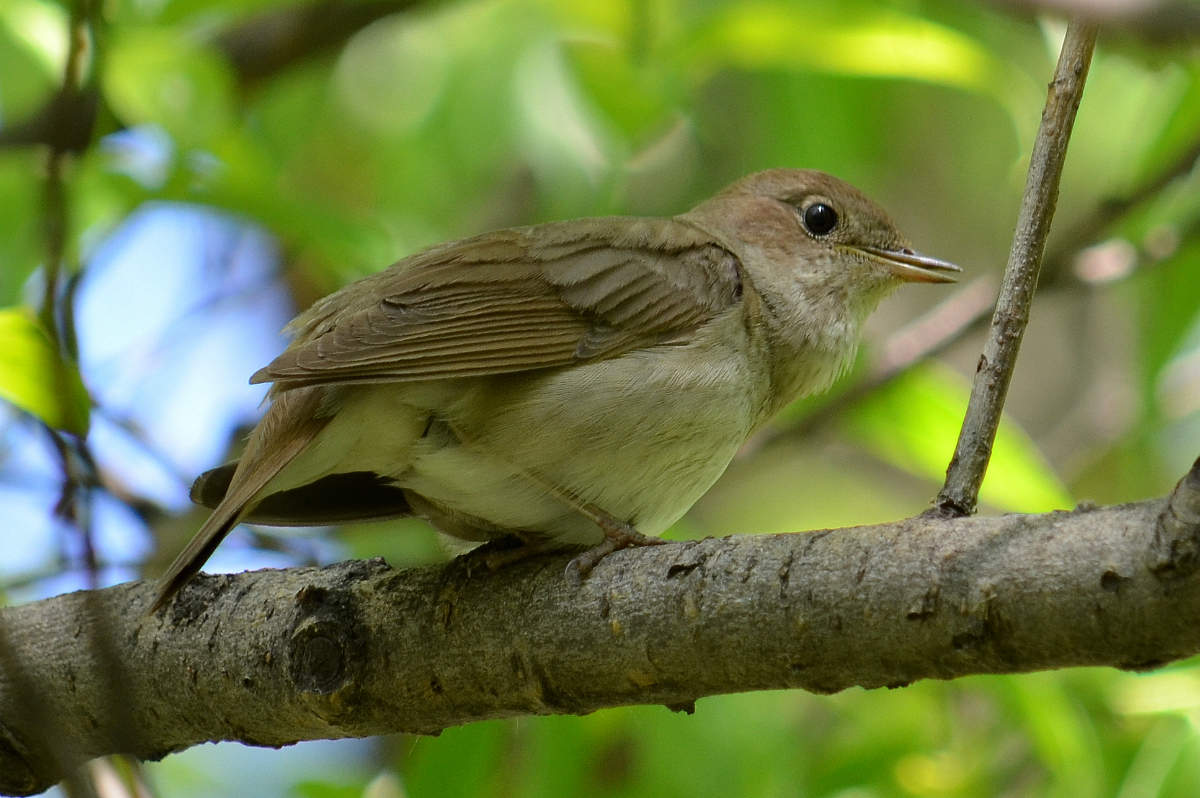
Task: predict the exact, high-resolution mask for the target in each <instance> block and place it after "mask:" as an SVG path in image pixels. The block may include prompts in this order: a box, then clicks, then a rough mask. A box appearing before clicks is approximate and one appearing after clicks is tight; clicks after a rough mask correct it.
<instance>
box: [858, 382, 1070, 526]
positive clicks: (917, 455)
mask: <svg viewBox="0 0 1200 798" xmlns="http://www.w3.org/2000/svg"><path fill="white" fill-rule="evenodd" d="M969 393H970V386H969V385H968V384H967V382H966V380H964V379H963V378H962V377H960V376H959V375H958V374H957V373H955V372H953V371H951V370H949V369H947V368H945V367H942V366H938V365H936V364H927V365H925V366H922V367H921V368H918V369H915V370H913V371H911V372H909V373H908V374H906V375H904V376H902V377H900V378H899V379H897V380H895V381H894V382H892V383H891V384H889V385H887V386H885V387H884V388H882V389H881V390H879V391H876V392H875V393H873V394H871V395H870V396H869V397H867V398H866V399H865V400H863V401H861V402H859V403H858V405H857V406H855V407H854V409H853V410H851V411H850V412H849V413H848V414H847V418H846V421H845V427H846V429H847V430H848V431H849V432H850V433H851V434H852V435H853V436H854V437H855V438H857V439H858V440H859V441H860V442H861V443H862V445H863V446H865V447H866V448H867V449H869V450H870V451H871V452H873V453H874V454H875V455H876V456H878V457H880V458H882V459H883V460H886V461H887V462H889V463H891V464H892V465H894V466H896V467H897V468H901V469H903V470H905V471H908V472H910V473H912V474H916V475H918V476H922V477H926V478H928V479H930V480H933V481H935V482H940V481H941V480H942V479H943V478H944V477H945V474H946V464H947V463H949V462H950V456H951V455H952V454H953V453H954V445H955V442H956V441H957V439H958V431H959V427H960V425H961V423H962V416H963V412H964V411H965V409H966V406H967V397H968V395H969ZM980 498H981V500H982V501H983V502H985V503H988V504H991V505H993V506H995V507H998V508H1000V509H1002V510H1008V511H1014V512H1045V511H1049V510H1055V509H1062V508H1065V507H1070V506H1071V505H1072V504H1073V502H1072V500H1071V496H1070V493H1069V492H1068V491H1067V489H1066V487H1064V485H1063V484H1062V482H1061V481H1060V480H1059V479H1058V477H1057V476H1056V475H1055V473H1054V471H1053V469H1051V468H1050V466H1049V464H1047V462H1046V460H1045V458H1044V457H1043V456H1042V454H1041V452H1039V451H1038V448H1037V446H1036V445H1035V444H1034V443H1033V441H1032V440H1030V438H1029V436H1028V435H1027V434H1025V432H1024V430H1022V429H1021V428H1020V427H1018V426H1017V425H1016V424H1014V423H1012V421H1011V420H1009V419H1006V420H1004V421H1002V422H1001V425H1000V432H999V434H998V435H997V436H996V444H995V446H994V447H993V449H992V459H991V461H990V463H989V465H988V470H987V477H986V478H985V479H984V482H983V489H982V491H981V494H980Z"/></svg>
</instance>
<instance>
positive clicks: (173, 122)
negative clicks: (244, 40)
mask: <svg viewBox="0 0 1200 798" xmlns="http://www.w3.org/2000/svg"><path fill="white" fill-rule="evenodd" d="M104 95H105V98H106V99H107V100H108V102H109V103H110V104H111V105H112V107H113V110H114V111H115V112H116V113H117V115H118V116H119V117H120V118H121V119H122V121H124V122H126V123H127V124H158V125H161V126H162V127H163V128H164V129H165V130H166V131H167V132H168V133H170V134H171V136H172V138H174V139H175V141H176V142H178V143H179V144H180V145H182V146H184V147H189V146H206V145H207V144H208V143H209V141H210V140H211V139H213V138H214V137H215V136H216V134H217V133H219V132H221V131H223V130H225V129H227V128H228V127H229V126H230V124H231V123H232V120H233V105H232V103H233V100H232V97H233V76H232V74H231V73H230V69H229V65H228V64H227V63H226V62H225V61H223V60H222V59H221V57H220V56H218V55H217V54H216V53H215V52H213V51H212V50H205V49H202V48H201V47H199V46H198V45H196V44H195V43H193V42H192V41H191V40H190V39H189V38H188V37H186V36H185V35H184V34H183V33H182V32H180V31H177V30H173V29H170V28H132V29H126V30H123V31H117V33H116V35H114V37H113V41H112V44H111V46H110V49H109V53H108V63H107V68H106V70H105V72H104Z"/></svg>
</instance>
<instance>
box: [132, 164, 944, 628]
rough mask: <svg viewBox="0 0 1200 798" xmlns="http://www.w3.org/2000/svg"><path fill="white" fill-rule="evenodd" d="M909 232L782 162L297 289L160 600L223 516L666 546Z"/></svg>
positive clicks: (830, 352)
mask: <svg viewBox="0 0 1200 798" xmlns="http://www.w3.org/2000/svg"><path fill="white" fill-rule="evenodd" d="M960 271H961V269H960V268H959V267H958V266H956V265H954V264H952V263H949V262H947V261H943V260H939V259H937V258H934V257H931V256H928V255H924V254H921V253H919V252H917V251H915V250H913V249H912V247H911V245H910V243H909V241H908V239H906V238H905V237H904V236H903V235H902V234H901V233H900V232H899V231H898V230H897V228H896V225H895V224H894V223H893V222H892V220H891V219H890V218H889V217H888V215H887V213H886V212H885V211H884V210H883V209H882V208H880V207H879V206H878V205H877V204H876V203H875V202H873V201H872V200H870V199H869V198H867V197H866V196H865V195H864V194H863V193H862V192H860V191H859V190H858V189H856V188H854V187H853V186H851V185H850V184H848V183H846V182H844V181H842V180H840V179H838V178H836V177H833V176H831V175H829V174H826V173H824V172H820V171H816V170H811V169H793V168H776V169H768V170H766V171H761V172H756V173H754V174H751V175H748V176H746V177H744V178H742V179H740V180H737V181H736V182H734V183H732V184H731V185H729V186H728V187H726V188H725V189H723V190H722V191H720V192H718V193H717V194H716V195H714V196H713V197H711V198H710V199H708V200H705V201H703V202H701V203H700V204H698V205H697V206H695V207H694V208H692V209H691V210H689V211H687V212H686V213H683V214H681V215H678V216H674V217H670V218H650V217H602V218H590V219H576V220H569V221H557V222H548V223H543V224H538V225H533V226H526V227H515V228H509V229H504V230H497V231H493V232H488V233H484V234H482V235H476V236H473V237H470V238H465V239H462V240H458V241H453V242H448V243H443V244H439V245H436V246H433V247H431V248H429V249H426V250H424V251H422V252H418V253H416V254H413V255H410V256H408V257H406V258H403V259H402V260H400V261H398V262H397V263H395V264H393V265H392V266H391V267H389V268H387V269H386V270H384V271H381V272H378V273H375V274H372V275H370V276H367V277H365V278H362V279H360V280H358V281H356V282H353V283H350V284H349V285H347V286H346V287H344V288H342V289H341V290H339V291H337V292H335V293H333V294H330V295H329V296H326V297H324V298H323V299H320V300H318V301H317V302H315V303H314V304H313V305H312V306H311V307H310V308H309V309H308V310H306V311H304V312H303V313H301V314H300V315H299V316H297V317H296V318H295V319H294V320H293V321H292V322H291V323H290V324H289V326H288V330H289V331H290V332H291V334H292V336H293V339H292V341H291V343H290V345H289V346H288V347H287V348H286V350H285V351H284V352H283V353H281V354H280V355H279V356H278V357H276V358H275V359H274V360H273V361H271V362H270V363H269V364H268V365H267V366H265V367H264V368H262V369H260V370H259V371H257V372H256V373H255V374H254V375H253V376H252V377H251V380H250V381H251V383H270V384H271V387H270V390H269V392H268V399H269V405H268V408H267V410H266V412H265V414H264V416H263V418H262V420H261V421H260V422H259V423H258V424H257V426H256V427H255V428H254V429H253V430H252V431H251V433H250V435H249V439H248V442H247V444H246V447H245V450H244V453H243V454H242V456H241V458H240V460H238V461H237V462H234V463H229V464H226V465H223V466H220V467H217V468H215V469H212V470H210V471H207V472H205V473H204V474H202V475H201V476H200V477H198V478H197V480H196V481H195V483H194V484H193V486H192V491H191V497H192V499H193V501H195V502H197V503H199V504H202V505H205V506H208V507H211V508H213V511H212V514H211V515H210V516H209V517H208V519H207V521H206V522H205V523H204V524H203V526H201V528H200V529H199V531H198V532H197V533H196V535H195V536H194V537H193V538H192V539H191V541H190V542H189V543H188V544H187V546H186V547H185V548H184V549H183V550H182V551H181V552H180V553H179V555H178V556H177V557H176V558H175V560H174V561H173V562H172V564H171V565H170V566H169V567H168V568H167V570H166V572H165V573H164V575H163V576H162V577H161V579H160V580H159V583H158V592H157V596H156V598H155V600H154V602H153V606H152V610H151V611H154V610H157V609H159V608H161V607H163V606H164V605H165V604H167V603H168V602H169V601H170V600H171V598H172V597H173V596H174V595H175V594H176V593H177V592H178V591H179V590H180V589H181V588H182V587H183V586H184V585H185V584H186V583H187V582H188V580H189V579H191V577H192V576H193V575H195V574H196V573H197V572H198V571H199V570H200V568H201V567H202V566H203V564H204V563H205V561H206V560H207V559H208V558H209V556H210V555H211V554H212V552H213V550H214V549H215V548H216V547H217V545H218V544H219V543H220V542H221V541H222V539H224V537H225V536H226V535H227V534H228V533H229V532H230V530H231V529H233V528H234V527H235V526H236V525H237V524H239V523H241V522H253V523H260V524H268V525H270V524H276V525H285V526H288V525H291V526H305V525H328V524H336V523H341V522H350V521H361V520H368V519H384V518H395V517H402V516H419V517H423V518H425V519H427V520H428V521H429V522H430V523H432V525H433V526H434V527H436V528H437V529H438V530H439V531H441V532H442V533H445V534H447V535H449V536H451V537H454V538H459V539H462V540H465V541H471V542H478V543H484V542H488V541H499V540H509V541H515V543H516V544H517V549H516V550H517V551H522V552H528V553H534V552H540V551H546V550H555V549H566V548H570V547H580V548H585V550H584V551H583V553H581V554H580V555H578V556H577V557H575V558H574V559H572V560H571V562H570V565H569V566H568V571H569V572H570V571H571V570H572V569H574V573H576V574H577V575H580V574H583V575H586V573H587V572H588V571H590V570H591V568H592V567H593V566H595V565H596V564H597V563H598V562H599V561H600V560H601V559H602V558H603V557H604V556H606V555H607V554H608V553H610V552H612V551H615V550H617V549H621V548H626V547H631V546H638V545H648V544H653V543H656V542H661V541H662V539H661V538H660V537H658V535H659V534H660V533H661V532H663V531H664V530H666V529H667V528H668V527H669V526H670V525H671V524H673V523H674V522H675V521H676V520H678V519H679V518H680V517H681V516H682V515H683V514H684V513H685V512H686V511H687V510H688V509H689V508H690V507H691V506H692V505H693V504H694V503H695V502H696V501H697V500H698V499H699V498H700V496H702V495H703V494H704V493H705V492H706V491H707V490H708V488H709V487H710V486H711V485H712V484H713V483H714V482H715V481H716V479H717V478H718V477H719V476H720V475H721V473H722V472H723V471H724V470H725V468H726V466H727V465H728V464H729V462H730V461H731V460H732V458H733V457H734V455H735V453H736V452H737V451H738V449H739V448H740V447H741V446H742V444H743V443H744V442H745V441H746V439H747V438H748V437H749V436H750V435H751V434H752V433H753V432H754V431H755V430H757V429H758V428H760V427H761V426H762V425H763V424H764V423H766V422H767V421H768V420H769V419H770V418H771V417H772V416H773V415H774V414H775V413H776V412H777V411H779V410H780V409H781V408H782V407H783V406H784V405H786V404H788V403H790V402H791V401H793V400H794V399H796V398H799V397H801V396H806V395H810V394H814V393H817V392H819V391H823V390H825V389H827V388H828V387H829V386H830V385H831V384H832V383H833V382H834V381H835V379H836V378H837V377H838V376H839V375H841V374H842V373H844V372H845V371H846V369H847V368H848V366H849V365H850V364H851V362H852V361H853V358H854V355H855V351H856V348H857V345H858V341H859V337H860V333H861V328H862V325H863V322H864V320H865V319H866V317H867V316H868V314H869V313H870V312H871V311H872V310H874V308H875V307H876V306H877V304H878V303H879V301H880V300H881V299H882V298H883V297H884V296H886V295H887V294H888V293H890V292H891V291H892V290H893V289H894V288H896V287H897V286H899V285H900V284H902V283H904V282H924V283H948V282H953V281H954V280H955V276H954V275H955V274H956V273H957V272H960Z"/></svg>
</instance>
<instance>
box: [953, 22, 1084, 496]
mask: <svg viewBox="0 0 1200 798" xmlns="http://www.w3.org/2000/svg"><path fill="white" fill-rule="evenodd" d="M1095 45H1096V28H1095V26H1093V25H1088V24H1080V23H1079V22H1077V21H1072V22H1071V23H1070V24H1069V25H1068V26H1067V35H1066V39H1065V40H1064V41H1063V46H1062V52H1061V53H1060V54H1059V59H1058V66H1057V67H1056V69H1055V72H1054V80H1052V81H1051V82H1050V88H1049V91H1048V93H1047V97H1046V107H1045V109H1044V110H1043V111H1042V123H1041V126H1040V127H1039V129H1038V134H1037V139H1036V140H1035V142H1034V145H1033V155H1032V157H1031V158H1030V163H1029V176H1028V178H1027V179H1026V183H1025V195H1024V197H1023V198H1022V200H1021V212H1020V215H1019V217H1018V219H1017V230H1016V234H1015V235H1014V236H1013V245H1012V250H1011V251H1010V253H1009V257H1008V266H1007V267H1006V268H1005V270H1004V280H1003V282H1002V283H1001V285H1000V298H999V299H998V300H997V302H996V311H995V313H994V314H993V316H992V326H991V331H990V333H989V335H988V339H987V341H986V342H985V343H984V347H983V354H982V355H981V356H980V359H979V367H978V369H977V370H976V373H975V384H974V385H973V386H972V388H971V399H970V402H969V403H968V405H967V414H966V418H964V419H963V426H962V431H961V432H960V433H959V437H958V444H957V446H956V447H955V450H954V457H953V458H952V459H951V460H950V466H949V468H947V469H946V484H945V485H944V486H943V487H942V490H941V492H940V493H939V494H938V497H937V499H936V500H935V501H934V507H933V510H932V512H934V513H938V514H941V515H947V516H953V515H969V514H970V513H972V512H974V510H975V504H976V502H977V501H978V498H979V486H980V484H982V482H983V475H984V472H985V471H986V470H987V464H988V460H989V459H990V458H991V454H992V444H993V442H994V441H995V439H996V430H997V428H998V427H999V426H1000V414H1001V412H1002V411H1003V409H1004V399H1005V397H1006V396H1007V395H1008V386H1009V383H1010V382H1011V381H1012V373H1013V369H1014V368H1015V367H1016V357H1017V352H1018V350H1019V349H1020V347H1021V337H1022V336H1023V335H1024V333H1025V326H1026V324H1027V323H1028V322H1029V306H1030V303H1031V301H1032V300H1033V292H1034V289H1035V288H1036V287H1037V279H1038V273H1039V271H1040V269H1041V261H1042V253H1043V251H1044V250H1045V246H1046V237H1047V235H1049V233H1050V222H1051V220H1052V219H1053V217H1054V206H1055V203H1056V202H1057V200H1058V184H1059V179H1060V178H1061V176H1062V168H1063V161H1064V160H1065V159H1066V154H1067V143H1068V142H1069V141H1070V138H1071V128H1072V126H1073V125H1074V122H1075V112H1076V111H1077V110H1078V109H1079V101H1080V98H1081V97H1082V96H1083V87H1084V83H1085V82H1086V79H1087V71H1088V67H1089V66H1090V64H1091V61H1092V50H1093V49H1094V48H1095Z"/></svg>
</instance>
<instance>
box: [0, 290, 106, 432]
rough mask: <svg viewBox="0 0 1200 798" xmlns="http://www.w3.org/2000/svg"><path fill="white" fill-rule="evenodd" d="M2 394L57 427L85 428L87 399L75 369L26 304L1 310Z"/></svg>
mask: <svg viewBox="0 0 1200 798" xmlns="http://www.w3.org/2000/svg"><path fill="white" fill-rule="evenodd" d="M0 397H3V398H5V399H7V400H8V401H10V402H12V403H13V404H14V405H16V406H17V407H19V408H21V409H22V410H25V411H26V412H28V413H32V414H33V415H35V416H37V417H38V418H40V419H41V420H42V421H44V422H46V424H48V425H49V426H51V427H54V428H55V429H61V430H66V431H67V432H71V433H74V434H75V435H80V436H82V435H86V434H87V430H88V415H89V412H90V402H89V400H88V395H87V391H86V390H85V389H84V387H83V381H82V380H81V379H80V377H79V371H78V369H76V368H75V367H74V366H72V365H69V364H67V363H65V362H64V361H63V360H62V358H61V357H59V354H58V352H57V351H56V349H55V348H54V345H53V343H52V342H51V341H50V337H49V336H48V335H46V331H45V330H44V329H42V327H41V325H40V324H38V322H37V321H36V320H35V319H34V318H33V316H32V314H30V313H29V311H28V310H27V309H25V308H6V309H4V310H0Z"/></svg>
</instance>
